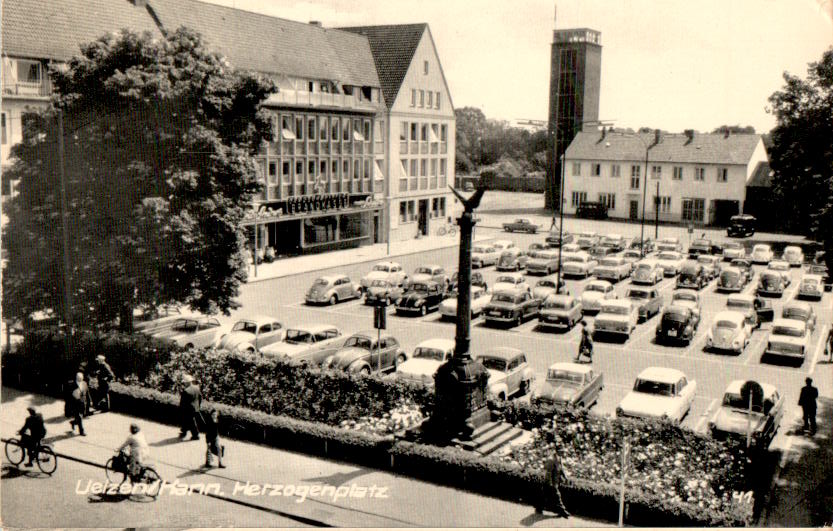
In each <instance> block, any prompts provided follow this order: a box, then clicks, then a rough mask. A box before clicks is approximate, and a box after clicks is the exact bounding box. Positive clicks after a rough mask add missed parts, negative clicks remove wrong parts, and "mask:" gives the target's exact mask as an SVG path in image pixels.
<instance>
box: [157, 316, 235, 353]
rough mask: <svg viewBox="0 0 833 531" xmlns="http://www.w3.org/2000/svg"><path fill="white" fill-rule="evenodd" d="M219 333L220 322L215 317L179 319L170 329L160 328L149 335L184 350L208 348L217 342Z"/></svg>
mask: <svg viewBox="0 0 833 531" xmlns="http://www.w3.org/2000/svg"><path fill="white" fill-rule="evenodd" d="M219 333H220V321H218V320H217V319H216V318H215V317H208V316H194V317H180V318H178V319H177V320H175V321H174V322H173V324H172V325H171V326H170V328H161V329H158V330H157V331H155V332H153V333H151V334H150V335H151V336H152V337H155V338H157V339H166V340H168V341H173V342H174V343H176V344H177V345H179V346H181V347H185V348H205V347H210V346H211V345H213V344H214V343H215V342H216V341H217V335H218V334H219Z"/></svg>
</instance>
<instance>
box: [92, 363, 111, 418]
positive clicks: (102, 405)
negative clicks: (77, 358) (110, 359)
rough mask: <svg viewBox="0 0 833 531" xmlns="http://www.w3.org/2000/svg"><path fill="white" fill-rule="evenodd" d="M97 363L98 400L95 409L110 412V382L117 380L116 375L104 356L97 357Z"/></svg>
mask: <svg viewBox="0 0 833 531" xmlns="http://www.w3.org/2000/svg"><path fill="white" fill-rule="evenodd" d="M95 362H96V365H95V376H96V379H97V380H98V398H97V400H96V403H95V408H96V409H97V410H99V411H110V382H112V381H114V380H115V379H116V375H115V373H113V369H111V368H110V365H109V364H108V363H107V358H105V357H104V355H103V354H99V355H98V356H96V358H95Z"/></svg>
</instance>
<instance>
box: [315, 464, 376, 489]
mask: <svg viewBox="0 0 833 531" xmlns="http://www.w3.org/2000/svg"><path fill="white" fill-rule="evenodd" d="M371 472H372V471H371V470H369V469H366V468H357V469H356V470H354V471H352V472H347V473H340V472H339V473H337V474H332V475H329V476H318V477H313V478H306V479H304V481H309V482H316V481H317V482H321V483H324V484H326V485H333V486H336V487H339V486H341V485H343V484H345V483H347V482H348V481H351V480H354V479H356V478H357V477H360V476H363V475H365V474H369V473H371Z"/></svg>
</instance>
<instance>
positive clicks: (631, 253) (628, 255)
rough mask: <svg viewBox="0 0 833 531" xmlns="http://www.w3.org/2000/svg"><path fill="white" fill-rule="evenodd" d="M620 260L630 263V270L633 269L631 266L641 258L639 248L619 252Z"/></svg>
mask: <svg viewBox="0 0 833 531" xmlns="http://www.w3.org/2000/svg"><path fill="white" fill-rule="evenodd" d="M621 256H622V260H624V261H625V262H627V263H629V264H630V265H631V270H633V266H634V265H635V264H636V263H637V262H639V261H640V260H642V253H641V252H639V249H626V250H624V251H622V253H621Z"/></svg>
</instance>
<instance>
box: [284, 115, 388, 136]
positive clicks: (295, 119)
mask: <svg viewBox="0 0 833 531" xmlns="http://www.w3.org/2000/svg"><path fill="white" fill-rule="evenodd" d="M384 129H385V123H384V121H379V122H377V123H376V127H375V128H374V127H373V121H372V120H370V119H367V118H350V117H346V116H321V115H292V114H281V115H280V116H278V115H277V114H273V115H272V131H273V135H274V136H273V138H274V140H278V138H279V136H280V139H282V140H305V139H306V140H311V141H316V140H324V141H327V140H330V141H333V142H339V141H344V142H350V141H355V142H369V141H370V140H372V139H375V140H376V141H377V142H381V141H382V139H383V138H384Z"/></svg>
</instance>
